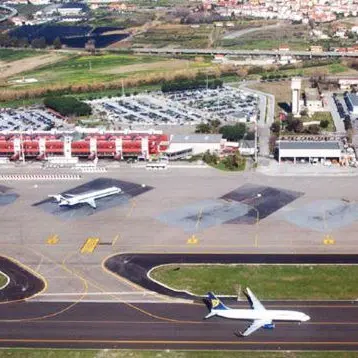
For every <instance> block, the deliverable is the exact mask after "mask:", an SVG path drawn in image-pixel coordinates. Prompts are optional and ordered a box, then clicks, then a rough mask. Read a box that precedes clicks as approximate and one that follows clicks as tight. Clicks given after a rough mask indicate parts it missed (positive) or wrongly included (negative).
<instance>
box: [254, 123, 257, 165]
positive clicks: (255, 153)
mask: <svg viewBox="0 0 358 358" xmlns="http://www.w3.org/2000/svg"><path fill="white" fill-rule="evenodd" d="M254 150H255V152H254V155H255V163H256V164H257V118H256V120H255V149H254Z"/></svg>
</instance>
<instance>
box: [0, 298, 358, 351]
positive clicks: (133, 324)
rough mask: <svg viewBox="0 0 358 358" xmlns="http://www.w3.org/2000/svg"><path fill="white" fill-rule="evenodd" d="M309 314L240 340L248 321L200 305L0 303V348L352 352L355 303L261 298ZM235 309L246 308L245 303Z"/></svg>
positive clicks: (357, 315) (357, 319)
mask: <svg viewBox="0 0 358 358" xmlns="http://www.w3.org/2000/svg"><path fill="white" fill-rule="evenodd" d="M264 304H266V306H267V307H268V308H280V309H294V310H299V311H303V312H305V313H307V314H309V315H310V316H311V319H312V320H311V321H309V322H305V323H302V324H300V325H299V324H297V323H278V324H277V326H276V328H275V329H274V330H259V331H258V332H255V334H254V335H252V336H250V337H245V338H239V337H237V336H236V335H235V333H236V332H237V331H239V330H243V329H245V327H247V325H248V324H249V322H239V321H235V320H225V319H221V318H216V317H214V318H212V319H210V320H203V319H202V317H204V316H205V314H206V313H207V310H206V307H205V305H204V304H201V303H198V304H181V303H176V304H173V303H171V304H165V303H162V304H157V303H143V304H129V303H79V304H76V305H74V306H71V307H69V304H68V303H67V304H66V303H50V302H42V303H39V302H32V303H29V302H27V303H26V302H25V303H17V304H16V303H14V304H9V305H1V306H0V346H2V347H11V346H16V347H69V348H135V349H144V348H146V349H175V348H177V349H179V348H180V349H210V350H214V349H215V350H223V349H226V350H234V349H235V350H236V349H270V350H356V349H357V347H358V341H357V328H358V304H357V303H354V302H329V303H327V302H299V301H297V302H275V303H272V302H264ZM238 305H239V306H245V307H247V303H246V302H245V303H240V304H238Z"/></svg>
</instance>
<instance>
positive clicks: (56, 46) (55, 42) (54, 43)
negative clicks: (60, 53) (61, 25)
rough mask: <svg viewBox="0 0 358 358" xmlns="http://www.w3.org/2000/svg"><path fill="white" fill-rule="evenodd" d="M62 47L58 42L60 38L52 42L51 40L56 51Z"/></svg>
mask: <svg viewBox="0 0 358 358" xmlns="http://www.w3.org/2000/svg"><path fill="white" fill-rule="evenodd" d="M61 47H62V42H61V40H60V38H59V37H58V36H57V37H56V38H55V39H54V40H53V48H54V49H56V50H59V49H60V48H61Z"/></svg>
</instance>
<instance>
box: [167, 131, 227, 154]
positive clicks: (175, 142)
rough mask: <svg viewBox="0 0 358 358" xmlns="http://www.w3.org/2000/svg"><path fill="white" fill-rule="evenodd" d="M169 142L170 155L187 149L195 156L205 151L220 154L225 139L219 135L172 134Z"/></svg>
mask: <svg viewBox="0 0 358 358" xmlns="http://www.w3.org/2000/svg"><path fill="white" fill-rule="evenodd" d="M169 142H170V144H169V152H170V153H171V154H172V155H175V153H176V152H181V151H183V150H188V149H191V150H192V154H193V155H196V154H201V153H205V152H206V151H210V152H212V153H213V152H220V151H221V149H223V147H224V146H225V143H226V139H223V136H222V135H221V134H188V135H183V134H173V135H171V136H170V141H169Z"/></svg>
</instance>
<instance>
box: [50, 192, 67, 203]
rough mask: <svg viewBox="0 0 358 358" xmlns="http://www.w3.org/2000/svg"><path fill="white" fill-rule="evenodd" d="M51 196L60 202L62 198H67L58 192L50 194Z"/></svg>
mask: <svg viewBox="0 0 358 358" xmlns="http://www.w3.org/2000/svg"><path fill="white" fill-rule="evenodd" d="M48 197H49V198H54V199H55V200H56V201H57V202H58V203H59V202H60V201H61V200H65V199H66V198H65V197H64V196H62V195H61V194H57V195H49V196H48Z"/></svg>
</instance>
